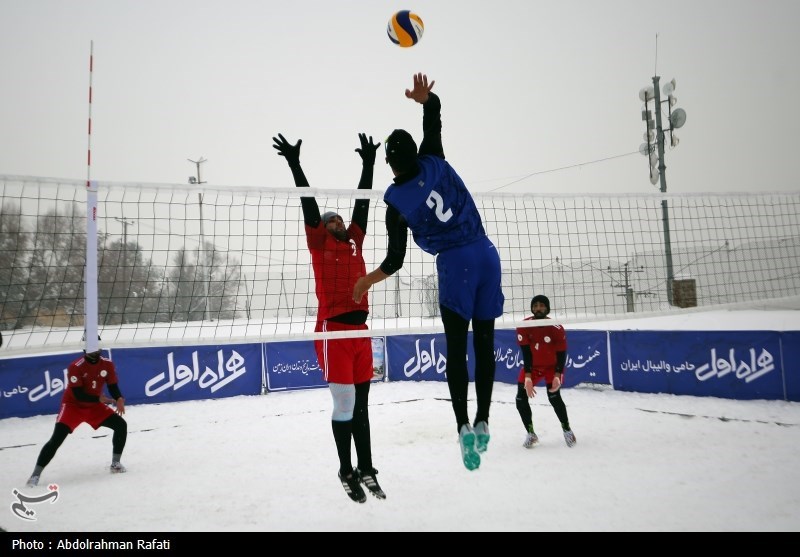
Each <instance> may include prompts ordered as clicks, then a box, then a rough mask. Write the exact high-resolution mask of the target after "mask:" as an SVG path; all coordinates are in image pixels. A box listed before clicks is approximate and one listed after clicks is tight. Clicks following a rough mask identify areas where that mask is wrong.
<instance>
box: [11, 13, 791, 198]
mask: <svg viewBox="0 0 800 557" xmlns="http://www.w3.org/2000/svg"><path fill="white" fill-rule="evenodd" d="M404 8H407V9H412V10H414V11H416V12H417V13H418V14H419V15H420V16H421V17H422V19H423V21H424V22H425V34H424V36H423V38H422V41H421V42H420V43H419V44H418V45H416V46H414V47H412V48H406V49H404V48H400V47H398V46H395V45H394V44H392V43H391V42H390V41H389V39H388V37H387V36H386V23H387V21H388V19H389V17H390V15H391V14H392V13H393V12H394V11H396V10H398V9H404ZM798 19H800V3H798V2H796V1H795V0H764V1H761V2H755V1H753V0H734V1H731V0H726V1H724V2H723V1H722V0H714V1H711V0H701V1H699V2H698V1H696V0H692V1H684V0H676V1H674V2H649V3H647V2H645V3H643V2H638V1H633V0H630V1H628V0H609V1H605V2H595V1H590V0H579V1H570V2H562V3H553V2H542V1H538V0H537V1H534V0H519V1H517V0H499V1H498V2H496V3H494V4H492V5H491V7H489V5H487V4H486V3H485V2H477V1H473V0H460V1H458V2H455V1H444V0H440V1H428V2H417V3H416V4H414V3H407V2H393V1H389V2H386V1H381V2H376V1H374V0H345V1H340V2H331V1H329V0H295V1H294V2H273V1H262V0H230V1H229V2H224V3H223V2H215V1H207V0H191V1H188V0H157V1H156V0H140V1H136V2H133V1H127V2H126V1H117V2H103V1H100V0H75V1H72V2H63V1H61V0H29V1H25V2H23V1H19V0H0V21H2V33H0V52H2V54H1V55H0V56H2V62H3V72H2V74H0V90H2V92H3V102H2V103H1V104H0V123H1V124H0V145H2V149H0V174H10V175H27V176H46V177H58V178H70V179H85V178H86V177H87V175H88V174H89V173H90V174H91V177H92V178H93V179H96V180H101V181H115V182H117V181H119V182H124V181H135V182H155V183H186V182H187V179H188V177H189V176H190V175H194V174H195V173H196V168H195V166H194V165H193V164H191V163H190V162H189V161H188V160H187V159H192V160H198V159H199V158H201V157H204V158H205V159H207V162H205V163H204V164H203V165H202V166H201V179H202V180H203V181H208V183H209V184H213V185H215V186H227V185H230V186H265V187H285V186H291V185H292V182H291V175H290V173H289V171H288V169H287V168H286V164H285V161H284V160H283V159H282V158H280V157H278V156H276V154H275V151H274V149H273V148H272V146H271V145H272V141H271V137H272V136H273V135H275V134H277V133H278V132H281V133H283V134H284V135H285V136H286V137H287V138H288V139H289V140H290V141H295V140H296V139H297V138H302V139H303V148H302V153H301V155H302V162H303V164H304V167H305V168H306V172H307V174H308V176H309V179H310V180H311V184H312V186H315V187H325V188H336V189H340V188H351V187H355V184H356V183H357V180H358V173H359V162H360V159H359V158H358V155H357V154H355V153H354V151H353V150H354V149H355V147H356V146H358V137H357V133H358V132H362V131H363V132H365V133H368V134H371V135H373V136H374V137H375V138H376V139H377V140H381V141H382V140H383V139H384V138H385V137H386V136H387V135H388V134H389V132H391V130H392V129H394V128H397V127H403V128H406V129H408V130H409V131H411V132H412V134H413V135H414V136H415V137H416V138H417V140H418V141H419V139H420V138H421V114H422V111H421V108H420V107H419V106H418V105H416V104H415V103H414V102H412V101H410V100H408V99H406V98H405V97H404V95H403V92H404V90H405V89H406V88H407V87H409V86H411V77H412V74H413V73H414V72H425V73H427V74H428V75H429V77H430V78H431V79H434V80H436V85H435V87H434V91H435V92H437V93H438V94H439V95H440V97H441V98H442V102H443V108H442V117H443V122H444V130H443V134H444V136H443V137H444V145H445V152H446V155H447V158H448V160H450V161H451V163H452V164H453V165H454V166H455V167H456V168H457V169H458V170H459V171H460V172H461V174H462V176H463V177H464V178H465V180H466V182H467V184H468V186H469V187H470V188H471V189H472V190H473V191H502V192H511V193H513V192H522V191H525V192H542V193H555V192H566V193H605V192H625V193H648V192H654V191H657V190H658V187H657V186H653V185H651V184H650V181H649V175H648V163H647V159H646V158H645V157H642V156H641V155H639V154H638V149H639V145H640V144H641V143H642V141H643V137H642V136H643V133H644V131H645V124H644V122H642V120H641V108H642V102H641V101H640V100H639V97H638V93H639V90H640V89H641V88H642V87H645V86H648V85H652V77H653V75H654V74H657V75H660V76H661V77H662V84H663V83H665V82H667V81H669V80H670V79H672V78H675V79H676V83H677V87H676V90H675V95H676V97H677V99H678V102H677V104H676V106H675V107H676V108H683V109H684V110H685V111H686V113H687V116H688V117H687V121H686V124H685V126H684V127H683V128H682V129H681V130H679V131H678V132H677V135H678V136H679V137H680V145H679V146H678V147H676V148H675V149H673V150H668V151H667V154H666V164H667V173H666V177H667V191H668V192H670V193H681V192H698V191H700V192H705V191H714V192H720V191H723V192H724V191H737V192H747V191H778V190H781V191H787V190H789V191H796V190H797V189H798V179H797V177H796V175H795V174H796V171H795V168H796V165H795V164H793V163H794V157H795V153H794V152H795V150H796V146H797V141H796V139H795V135H794V134H795V133H796V130H797V129H798V127H800V111H798V110H797V109H796V107H795V102H796V94H797V91H798V90H800V75H799V74H798V72H797V71H795V70H796V53H797V52H800V34H798V33H797V31H796V29H795V27H796V23H797V21H798ZM657 34H658V40H657V41H656V35H657ZM92 41H94V72H93V102H92V123H93V125H92V136H91V152H92V164H91V169H89V168H88V165H87V147H88V133H87V130H88V117H89V103H88V97H89V95H88V90H89V53H90V43H91V42H92ZM593 161H603V162H593ZM390 179H391V174H390V172H389V169H388V167H387V166H386V165H384V164H383V161H382V160H379V162H378V164H377V170H376V174H375V188H376V189H383V188H385V185H386V184H388V183H389V181H390Z"/></svg>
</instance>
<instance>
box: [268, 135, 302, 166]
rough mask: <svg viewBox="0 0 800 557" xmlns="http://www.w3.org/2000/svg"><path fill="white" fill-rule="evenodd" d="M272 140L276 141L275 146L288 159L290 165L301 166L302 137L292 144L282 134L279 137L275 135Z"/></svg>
mask: <svg viewBox="0 0 800 557" xmlns="http://www.w3.org/2000/svg"><path fill="white" fill-rule="evenodd" d="M272 141H274V142H275V144H274V145H273V147H274V148H275V149H276V150H277V151H278V154H279V155H280V156H282V157H284V158H285V159H286V162H288V163H289V166H290V167H292V166H300V145H302V144H303V140H302V139H298V140H297V143H295V144H294V145H292V144H291V143H289V142H288V141H286V138H285V137H283V136H282V135H281V134H278V137H273V138H272Z"/></svg>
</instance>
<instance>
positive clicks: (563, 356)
mask: <svg viewBox="0 0 800 557" xmlns="http://www.w3.org/2000/svg"><path fill="white" fill-rule="evenodd" d="M566 365H567V351H566V350H562V351H561V352H556V373H564V366H566Z"/></svg>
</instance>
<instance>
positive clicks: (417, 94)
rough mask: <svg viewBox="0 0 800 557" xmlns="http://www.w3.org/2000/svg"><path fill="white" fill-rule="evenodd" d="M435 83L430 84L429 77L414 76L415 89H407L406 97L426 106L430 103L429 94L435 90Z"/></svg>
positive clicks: (420, 74) (423, 75) (422, 75)
mask: <svg viewBox="0 0 800 557" xmlns="http://www.w3.org/2000/svg"><path fill="white" fill-rule="evenodd" d="M434 83H436V82H435V81H431V82H430V85H429V84H428V76H427V75H425V74H423V73H418V74H414V88H413V89H406V97H408V98H409V99H414V100H415V101H417V102H418V103H420V104H425V103H426V102H427V101H428V93H430V92H431V89H433V84H434Z"/></svg>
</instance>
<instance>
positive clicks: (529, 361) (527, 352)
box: [520, 344, 533, 373]
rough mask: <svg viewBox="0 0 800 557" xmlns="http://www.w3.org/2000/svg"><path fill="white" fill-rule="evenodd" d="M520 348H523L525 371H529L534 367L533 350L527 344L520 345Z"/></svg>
mask: <svg viewBox="0 0 800 557" xmlns="http://www.w3.org/2000/svg"><path fill="white" fill-rule="evenodd" d="M520 349H521V350H522V364H523V366H525V372H526V373H529V372H530V371H531V368H532V367H533V352H531V347H530V346H529V345H527V344H523V345H522V346H520Z"/></svg>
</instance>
